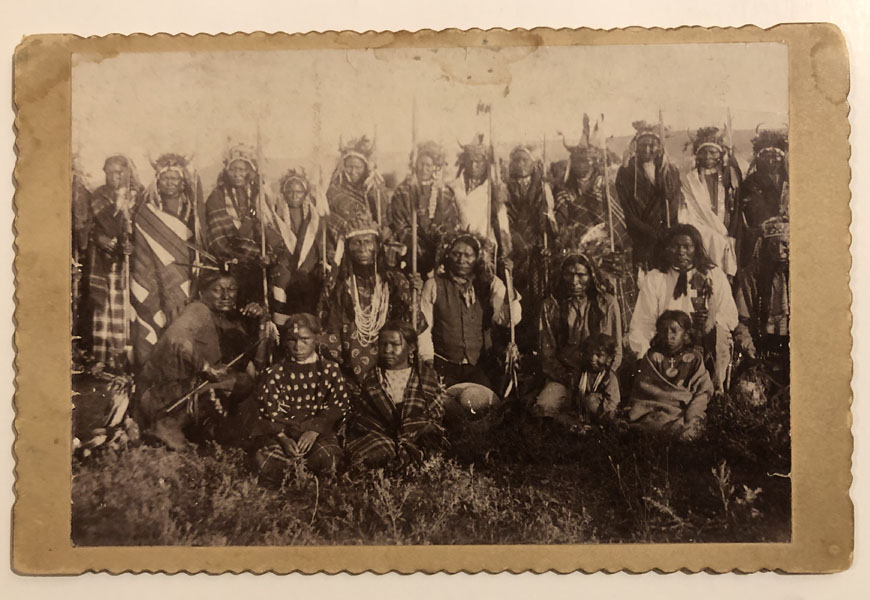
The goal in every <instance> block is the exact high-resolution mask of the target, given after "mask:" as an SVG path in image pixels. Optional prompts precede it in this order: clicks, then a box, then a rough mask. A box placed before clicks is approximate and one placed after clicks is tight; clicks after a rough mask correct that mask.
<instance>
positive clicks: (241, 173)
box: [227, 160, 254, 188]
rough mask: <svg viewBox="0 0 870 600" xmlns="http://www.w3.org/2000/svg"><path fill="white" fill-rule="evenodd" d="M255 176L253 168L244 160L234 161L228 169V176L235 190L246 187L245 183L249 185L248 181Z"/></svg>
mask: <svg viewBox="0 0 870 600" xmlns="http://www.w3.org/2000/svg"><path fill="white" fill-rule="evenodd" d="M253 174H254V170H253V169H252V168H251V165H249V164H248V162H247V161H244V160H234V161H233V162H231V163H230V166H229V167H227V176H228V177H229V179H230V183H231V184H232V186H233V187H235V188H241V187H244V185H245V183H247V181H248V179H249V178H250V177H251V176H252V175H253Z"/></svg>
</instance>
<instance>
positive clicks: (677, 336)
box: [658, 321, 689, 353]
mask: <svg viewBox="0 0 870 600" xmlns="http://www.w3.org/2000/svg"><path fill="white" fill-rule="evenodd" d="M658 334H659V337H660V338H661V340H662V343H663V344H664V345H665V348H666V349H667V351H668V352H670V353H674V352H677V351H679V350H682V349H683V347H685V346H686V345H688V343H689V332H688V331H686V330H685V329H683V326H682V325H680V324H679V323H677V322H676V321H665V322H664V323H662V324H661V328H660V329H659V332H658Z"/></svg>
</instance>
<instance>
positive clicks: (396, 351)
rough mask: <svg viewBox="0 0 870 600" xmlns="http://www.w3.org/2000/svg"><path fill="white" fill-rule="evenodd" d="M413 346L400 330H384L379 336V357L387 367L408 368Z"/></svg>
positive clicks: (382, 364)
mask: <svg viewBox="0 0 870 600" xmlns="http://www.w3.org/2000/svg"><path fill="white" fill-rule="evenodd" d="M410 352H411V348H410V346H409V344H408V343H407V342H405V338H404V337H402V334H401V333H399V332H398V331H388V330H383V331H381V334H380V335H379V336H378V357H379V359H380V362H381V366H382V367H384V368H385V369H390V370H392V369H407V368H408V367H409V366H410V361H409V356H410Z"/></svg>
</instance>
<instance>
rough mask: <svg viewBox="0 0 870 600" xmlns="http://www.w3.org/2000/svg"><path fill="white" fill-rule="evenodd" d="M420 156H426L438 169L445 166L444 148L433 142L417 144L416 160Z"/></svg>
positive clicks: (445, 154)
mask: <svg viewBox="0 0 870 600" xmlns="http://www.w3.org/2000/svg"><path fill="white" fill-rule="evenodd" d="M421 156H428V157H429V158H431V159H432V162H433V163H435V166H436V167H438V168H439V169H440V168H442V167H444V166H445V165H446V164H447V152H445V151H444V147H443V146H442V145H441V144H439V143H438V142H436V141H434V140H427V141H425V142H420V143H419V144H417V160H420V157H421Z"/></svg>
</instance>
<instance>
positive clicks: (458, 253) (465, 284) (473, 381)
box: [420, 233, 522, 412]
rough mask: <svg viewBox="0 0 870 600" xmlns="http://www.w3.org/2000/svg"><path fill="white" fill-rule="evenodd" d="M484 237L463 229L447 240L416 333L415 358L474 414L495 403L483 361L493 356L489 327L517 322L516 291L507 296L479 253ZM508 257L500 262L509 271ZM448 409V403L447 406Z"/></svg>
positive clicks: (426, 292)
mask: <svg viewBox="0 0 870 600" xmlns="http://www.w3.org/2000/svg"><path fill="white" fill-rule="evenodd" d="M484 243H485V242H484V241H482V239H481V238H480V237H478V236H476V235H474V234H471V233H462V234H459V235H458V236H457V237H455V238H454V239H453V240H452V241H450V242H449V243H448V244H446V252H445V253H444V254H445V255H444V256H442V257H440V258H441V260H439V263H440V266H439V267H438V269H437V271H436V274H435V276H434V277H432V278H431V279H429V280H428V281H427V282H426V283H425V285H424V286H423V293H422V294H421V298H420V310H421V311H422V313H423V315H424V316H425V317H426V323H427V324H430V325H429V326H428V327H427V328H426V330H425V331H424V332H423V333H422V335H421V336H420V356H421V358H422V359H423V361H424V362H429V363H430V364H432V365H433V366H434V367H435V370H436V371H437V373H438V375H439V376H441V377H442V378H443V379H444V383H445V385H447V386H448V390H447V391H448V392H449V393H450V394H451V395H452V396H454V398H455V399H456V400H457V401H458V402H459V405H461V406H462V407H464V408H465V409H466V410H470V411H471V412H476V411H478V410H480V409H484V408H487V407H489V406H492V405H493V404H494V403H495V402H497V401H498V399H499V398H498V396H497V395H496V393H495V392H494V391H493V387H494V386H493V384H492V383H491V381H490V378H489V376H488V375H487V373H486V372H485V370H484V368H483V365H484V364H485V362H486V361H487V360H488V359H492V358H493V356H492V340H491V335H490V334H491V329H492V327H493V325H495V326H498V327H505V326H507V325H508V324H509V323H510V321H511V320H512V321H513V323H514V324H517V323H519V322H520V318H521V317H522V312H521V308H520V298H519V295H518V294H517V295H515V297H514V298H512V299H511V300H508V298H507V290H506V288H505V285H504V283H503V282H502V280H501V279H499V278H498V277H496V276H495V275H493V274H492V272H491V271H490V270H489V268H488V266H489V265H490V264H491V263H490V261H489V260H488V259H487V258H486V257H484V256H481V254H482V253H483V252H484V251H485V246H484ZM509 263H510V259H507V258H506V259H505V266H506V268H507V269H511V268H512V265H511V264H509ZM448 410H451V406H448Z"/></svg>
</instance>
